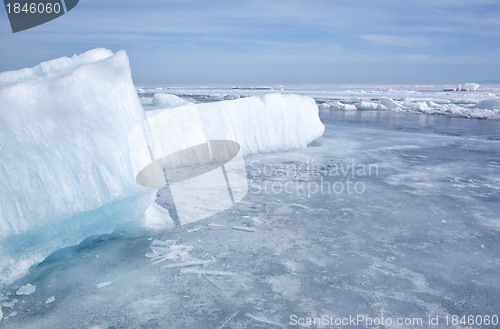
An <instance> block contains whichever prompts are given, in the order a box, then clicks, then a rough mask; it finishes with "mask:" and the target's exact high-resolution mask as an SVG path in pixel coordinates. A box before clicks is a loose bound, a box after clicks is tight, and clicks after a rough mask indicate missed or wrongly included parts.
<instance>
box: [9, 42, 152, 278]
mask: <svg viewBox="0 0 500 329" xmlns="http://www.w3.org/2000/svg"><path fill="white" fill-rule="evenodd" d="M0 109H1V111H0V150H1V151H0V286H1V285H2V284H4V283H7V282H11V281H13V280H14V279H16V278H18V277H19V276H21V275H22V274H24V273H26V271H27V270H28V268H29V267H30V266H31V265H33V264H35V263H37V262H40V261H42V260H43V259H44V258H45V257H46V256H47V255H49V254H50V253H51V252H53V251H55V250H57V249H58V248H61V247H64V246H69V245H74V244H76V243H79V242H80V241H82V240H83V239H84V238H86V237H88V236H91V235H95V234H102V233H110V232H112V231H113V230H114V229H116V227H117V226H118V225H119V224H122V223H124V222H127V221H132V220H137V217H141V216H142V213H143V209H145V208H146V207H147V205H148V204H149V203H150V201H151V200H152V198H153V197H154V195H153V193H154V190H150V189H144V188H141V187H140V186H138V185H137V184H136V183H135V180H134V175H133V173H132V170H131V164H130V155H129V151H128V147H127V134H128V132H129V130H130V129H131V128H132V126H134V125H135V124H137V123H138V122H141V121H142V120H143V118H144V111H143V109H142V106H141V104H140V101H139V99H138V97H137V94H136V92H135V88H134V85H133V83H132V79H131V72H130V67H129V62H128V58H127V55H126V54H125V52H123V51H121V52H118V53H116V54H114V55H113V54H112V52H111V51H109V50H105V49H96V50H92V51H89V52H87V53H84V54H82V55H80V56H73V57H71V58H67V57H64V58H60V59H57V60H52V61H50V62H46V63H42V64H40V65H38V66H36V67H34V68H30V69H23V70H20V71H14V72H5V73H1V74H0Z"/></svg>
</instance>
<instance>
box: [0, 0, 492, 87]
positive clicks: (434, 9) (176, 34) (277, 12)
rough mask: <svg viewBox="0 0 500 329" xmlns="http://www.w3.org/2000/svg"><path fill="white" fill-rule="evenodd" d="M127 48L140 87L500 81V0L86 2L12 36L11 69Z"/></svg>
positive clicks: (5, 58) (3, 63)
mask: <svg viewBox="0 0 500 329" xmlns="http://www.w3.org/2000/svg"><path fill="white" fill-rule="evenodd" d="M99 47H104V48H108V49H111V50H113V51H118V50H121V49H124V50H126V51H127V54H128V56H129V58H130V62H131V67H132V72H133V78H134V82H135V83H136V84H142V85H149V84H151V85H153V84H164V85H165V84H166V85H173V84H211V83H214V84H217V83H230V84H231V83H232V84H234V83H240V84H266V83H273V84H301V83H304V84H306V83H307V84H315V83H316V84H323V83H332V84H334V83H456V84H458V83H465V82H483V81H487V80H500V1H498V0H469V1H462V0H418V1H412V0H391V1H389V0H377V1H373V0H274V1H273V0H246V1H240V0H231V1H229V0H199V1H194V0H137V1H132V0H120V1H118V0H105V1H103V0H80V3H79V4H78V5H77V6H76V7H75V8H74V9H73V10H72V11H70V12H69V13H67V14H65V15H63V16H61V17H59V18H57V19H55V20H53V21H51V22H48V23H46V24H43V25H40V26H38V27H35V28H32V29H29V30H26V31H22V32H18V33H12V31H11V29H10V25H9V22H8V19H7V15H6V11H5V9H1V8H0V54H1V57H0V58H1V60H0V71H7V70H14V69H19V68H23V67H30V66H34V65H36V64H38V63H40V62H41V61H45V60H49V59H53V58H57V57H61V56H71V55H73V54H78V53H82V52H85V51H87V50H89V49H92V48H99Z"/></svg>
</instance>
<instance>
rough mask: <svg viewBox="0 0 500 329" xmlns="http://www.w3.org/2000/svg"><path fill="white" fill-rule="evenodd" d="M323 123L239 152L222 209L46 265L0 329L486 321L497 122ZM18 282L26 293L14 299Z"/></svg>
mask: <svg viewBox="0 0 500 329" xmlns="http://www.w3.org/2000/svg"><path fill="white" fill-rule="evenodd" d="M372 88H373V87H372ZM482 88H483V87H482ZM374 89H377V90H382V89H383V87H377V88H373V89H372V90H374ZM413 91H414V92H415V90H413ZM212 92H213V91H207V92H206V93H205V94H204V95H203V97H204V99H209V98H210V97H211V95H212ZM225 92H226V91H225V90H222V91H219V93H220V94H221V97H224V96H225V95H224V94H225ZM238 92H239V93H244V92H246V91H241V90H239V91H238ZM250 92H252V93H254V92H256V91H255V90H252V91H250ZM337 92H338V91H329V90H326V91H323V90H322V89H317V88H309V89H308V91H307V93H309V94H311V95H316V96H315V98H319V96H318V95H320V94H326V93H330V95H331V94H334V93H337ZM200 93H201V91H200V90H196V91H195V92H193V93H192V95H191V96H192V97H195V96H194V95H200ZM432 93H434V92H432ZM477 93H479V92H477ZM184 94H185V95H186V96H187V97H191V96H190V94H189V93H188V92H187V91H186V92H185V93H184ZM340 94H341V93H340ZM381 94H386V95H387V93H384V92H381ZM371 95H372V97H374V98H375V97H379V96H377V93H376V92H372V93H371ZM401 95H402V96H403V95H405V96H404V97H409V96H411V94H410V93H406V94H401ZM351 96H352V95H349V94H346V96H345V97H347V98H348V97H351ZM328 97H332V96H328ZM217 98H219V96H217ZM391 98H393V99H397V97H394V95H393V96H392V97H391ZM422 102H426V101H424V100H422ZM433 102H434V103H435V104H440V103H439V99H437V98H433ZM430 105H433V104H432V103H431V104H430ZM320 115H321V119H322V121H323V123H324V124H325V127H326V130H325V133H324V135H323V136H322V137H320V138H319V139H317V140H316V141H314V142H312V143H311V145H310V147H309V148H307V149H299V150H295V151H290V152H281V153H267V154H257V155H253V156H247V157H246V164H247V171H248V180H249V184H250V185H249V188H250V190H249V194H248V195H247V197H246V198H245V199H244V200H243V201H242V202H241V203H239V204H237V205H236V206H235V207H234V208H231V209H229V210H227V211H225V212H222V213H219V214H217V215H215V216H212V217H210V218H207V219H205V220H202V221H199V222H195V223H191V224H188V225H183V226H180V227H176V228H174V229H171V230H167V231H163V232H156V233H150V232H149V233H144V234H140V235H138V236H136V237H126V236H121V235H118V234H112V235H103V236H99V237H95V238H92V239H88V240H86V241H84V242H83V243H82V244H80V245H79V246H77V247H72V248H67V249H63V250H59V251H58V252H56V253H54V254H52V255H51V256H50V257H49V258H48V259H46V260H45V261H44V262H43V263H42V264H41V265H39V266H38V267H37V268H35V269H34V270H33V271H32V272H31V273H30V274H29V275H28V276H27V277H25V278H23V279H22V280H20V281H18V282H16V283H15V284H13V285H11V286H9V287H6V288H5V289H3V290H2V291H1V292H0V301H1V303H2V305H3V306H2V310H3V314H4V318H3V320H1V321H2V322H1V323H0V326H3V327H5V328H23V327H29V328H35V329H36V328H52V327H64V328H82V327H84V328H85V327H87V328H92V327H94V328H120V327H135V328H182V329H186V328H187V329H189V328H207V329H210V328H289V327H291V326H290V325H289V323H290V316H291V315H294V314H295V315H297V316H299V317H304V318H306V317H319V316H322V315H324V314H327V315H332V316H336V317H348V316H349V315H352V316H355V315H357V314H365V315H367V316H370V317H380V316H384V318H388V317H391V318H393V319H396V318H398V317H411V318H423V320H424V321H426V320H427V318H428V316H436V315H438V316H439V317H440V325H439V326H438V327H439V328H464V329H465V328H470V326H466V325H462V324H458V325H456V326H452V325H446V324H445V323H444V322H443V321H444V317H445V316H446V315H448V316H451V315H454V314H456V315H468V314H483V315H493V314H498V310H499V309H500V301H499V299H498V296H500V283H499V280H498V278H499V275H500V256H499V255H500V253H499V250H500V221H499V217H498V214H499V213H500V193H499V191H500V180H499V177H500V156H499V153H498V150H499V149H500V128H499V121H497V120H475V119H464V118H453V117H448V116H443V115H432V114H425V113H418V114H416V113H405V112H393V111H376V110H375V111H345V112H344V111H333V112H331V113H321V114H320ZM370 165H371V167H370ZM374 165H376V167H374ZM353 168H354V171H353V170H352V169H353ZM369 168H372V171H371V172H370V171H369ZM377 168H378V169H377ZM349 182H350V183H349ZM356 183H357V185H356V188H357V189H358V190H357V191H358V192H356V191H355V190H354V188H355V186H354V184H356ZM322 186H323V190H321V187H322ZM316 187H318V189H316ZM341 187H343V188H344V190H342V189H341ZM334 188H335V189H334ZM348 188H349V190H348ZM163 197H164V191H163V190H160V191H159V197H158V199H157V203H160V204H162V205H163V204H164V202H166V201H165V200H164V198H163ZM107 282H112V284H111V285H107V286H105V287H102V288H100V289H98V288H97V285H99V284H103V283H107ZM27 283H31V284H32V285H36V286H37V290H36V292H34V293H33V294H32V295H30V296H14V295H15V291H16V290H17V289H18V288H19V287H21V286H23V285H26V284H27ZM52 296H54V298H55V301H54V302H52V303H50V304H45V301H47V299H48V298H50V297H52ZM6 305H8V306H6ZM325 327H326V328H328V327H332V328H335V326H325ZM373 327H374V326H367V325H363V324H361V325H358V326H356V328H373ZM409 327H411V326H409ZM413 327H414V328H426V326H425V325H423V326H413ZM492 327H493V326H489V328H492ZM381 328H383V326H381ZM385 328H395V326H392V327H389V326H385ZM436 328H437V327H436ZM485 328H486V327H485Z"/></svg>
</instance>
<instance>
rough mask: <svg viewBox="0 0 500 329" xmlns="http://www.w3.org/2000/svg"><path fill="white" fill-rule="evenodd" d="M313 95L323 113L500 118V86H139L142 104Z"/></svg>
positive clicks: (468, 84)
mask: <svg viewBox="0 0 500 329" xmlns="http://www.w3.org/2000/svg"><path fill="white" fill-rule="evenodd" d="M273 92H279V93H292V94H297V95H305V96H309V97H312V98H314V99H315V100H316V102H317V103H318V105H319V109H320V111H324V112H329V111H337V110H340V111H351V110H372V111H401V112H414V113H427V114H440V115H446V116H453V117H465V118H476V119H500V85H498V84H481V85H480V86H479V85H477V84H474V83H465V84H463V85H460V86H458V87H457V85H449V84H442V85H283V86H244V87H242V86H234V85H211V86H176V87H167V88H166V87H157V86H154V87H148V86H144V87H140V88H138V93H139V96H140V97H141V102H142V104H143V105H144V106H145V108H146V109H150V108H154V104H153V95H154V94H160V93H167V94H174V95H177V96H180V97H181V98H183V99H185V100H188V101H192V102H207V101H208V102H209V101H220V100H227V99H238V98H242V97H248V96H254V95H262V94H267V93H273Z"/></svg>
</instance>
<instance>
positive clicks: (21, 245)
mask: <svg viewBox="0 0 500 329" xmlns="http://www.w3.org/2000/svg"><path fill="white" fill-rule="evenodd" d="M152 102H153V103H154V104H155V105H156V106H157V107H160V108H161V109H159V110H158V109H157V110H158V111H161V110H168V108H171V107H176V111H177V112H176V113H180V114H182V107H179V106H183V104H187V103H189V102H188V101H183V100H182V99H180V98H177V97H175V96H163V95H158V96H156V97H155V98H154V99H153V96H152ZM184 106H187V107H193V105H192V104H190V105H189V104H188V105H184ZM195 107H196V108H197V109H198V112H199V113H200V120H201V122H202V123H203V133H204V134H205V135H206V138H208V139H226V140H234V141H237V142H238V143H239V144H240V146H241V149H242V150H243V153H244V154H254V153H262V152H273V151H281V150H292V149H297V148H300V147H305V146H307V144H308V143H310V142H311V141H313V140H314V139H316V138H318V137H320V136H321V135H322V134H323V131H324V126H323V124H322V123H321V121H320V119H319V113H318V107H317V105H316V102H315V101H314V100H313V99H312V98H309V97H303V96H297V95H279V94H273V95H266V96H262V97H252V98H247V99H244V100H234V101H229V102H220V103H210V104H200V105H195ZM179 109H180V110H181V111H180V112H179ZM150 113H151V112H150ZM146 118H147V116H146V115H145V112H144V109H143V106H142V105H141V101H140V99H139V97H138V95H137V93H136V88H135V87H134V85H133V82H132V78H131V72H130V66H129V61H128V57H127V55H126V53H125V52H124V51H120V52H118V53H116V54H113V53H112V52H111V51H110V50H106V49H95V50H91V51H89V52H86V53H84V54H82V55H78V56H77V55H75V56H73V57H71V58H68V57H63V58H60V59H56V60H52V61H49V62H45V63H42V64H40V65H38V66H36V67H33V68H27V69H22V70H19V71H13V72H4V73H0V287H1V286H2V285H4V284H9V283H11V282H13V281H14V280H16V279H17V278H19V277H21V276H23V275H24V274H26V273H27V272H28V270H29V268H30V267H31V266H32V265H34V264H37V263H39V262H41V261H43V260H44V259H45V257H47V256H48V255H50V254H51V253H52V252H54V251H56V250H58V249H60V248H63V247H67V246H72V245H75V244H78V243H80V242H81V241H83V240H84V239H85V238H87V237H89V236H93V235H98V234H106V233H111V232H113V231H116V230H122V229H126V230H128V229H130V228H133V227H135V226H136V225H137V224H138V223H141V221H142V220H143V219H144V216H145V211H146V209H147V208H148V206H149V205H151V203H152V202H153V201H154V196H155V193H156V190H155V189H151V188H143V187H141V186H139V185H138V184H137V183H136V181H135V175H134V172H133V169H132V161H131V159H133V158H134V154H132V153H133V152H131V151H130V149H129V145H128V141H129V140H128V135H129V133H130V131H131V130H132V129H133V128H134V127H137V126H138V125H141V123H142V122H144V120H145V119H146ZM174 119H175V117H174ZM177 119H178V121H179V122H178V125H179V126H180V128H181V132H183V133H190V132H189V129H187V128H189V127H192V125H190V120H191V121H192V119H191V118H189V117H188V116H186V115H180V116H179V117H177ZM183 127H184V128H186V129H184V130H182V128H183ZM192 133H193V134H194V133H196V132H192ZM200 133H201V132H200ZM174 137H175V138H172V139H166V140H167V141H168V142H171V143H175V141H177V140H179V139H182V138H183V137H182V136H174ZM142 222H143V221H142Z"/></svg>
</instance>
